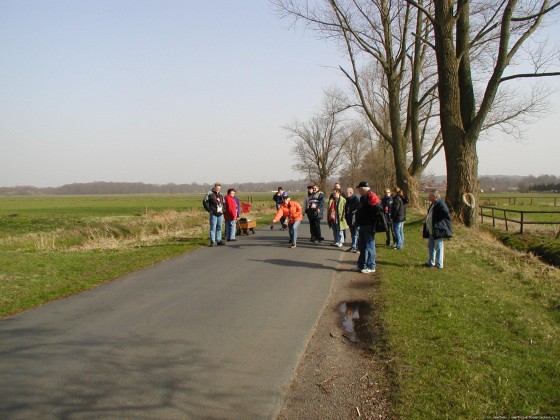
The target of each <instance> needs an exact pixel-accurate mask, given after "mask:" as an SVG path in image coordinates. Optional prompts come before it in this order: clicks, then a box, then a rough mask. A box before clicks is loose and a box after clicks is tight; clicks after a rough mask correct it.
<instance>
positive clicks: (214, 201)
mask: <svg viewBox="0 0 560 420" xmlns="http://www.w3.org/2000/svg"><path fill="white" fill-rule="evenodd" d="M221 190H222V184H220V183H219V182H216V183H215V184H214V188H212V191H209V192H208V193H207V194H206V196H205V197H204V200H203V201H202V204H203V205H204V208H205V209H206V211H207V212H208V213H209V214H210V246H214V245H225V243H224V242H222V222H223V220H224V205H225V202H224V197H223V195H222V194H221V193H220V191H221Z"/></svg>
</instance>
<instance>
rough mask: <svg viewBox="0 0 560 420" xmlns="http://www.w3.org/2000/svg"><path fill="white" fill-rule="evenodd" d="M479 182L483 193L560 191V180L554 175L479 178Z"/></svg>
mask: <svg viewBox="0 0 560 420" xmlns="http://www.w3.org/2000/svg"><path fill="white" fill-rule="evenodd" d="M479 182H480V188H481V189H482V190H483V191H484V192H492V191H493V192H505V191H519V192H524V193H530V192H558V191H560V178H559V177H557V176H555V175H540V176H533V175H529V176H515V175H514V176H508V175H496V176H481V177H480V178H479Z"/></svg>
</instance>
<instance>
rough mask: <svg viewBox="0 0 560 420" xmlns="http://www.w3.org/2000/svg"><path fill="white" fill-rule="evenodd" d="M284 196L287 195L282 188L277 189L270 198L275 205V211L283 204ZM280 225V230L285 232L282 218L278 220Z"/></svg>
mask: <svg viewBox="0 0 560 420" xmlns="http://www.w3.org/2000/svg"><path fill="white" fill-rule="evenodd" d="M286 194H288V193H287V192H286V191H284V188H282V187H278V191H276V194H274V195H273V196H272V200H274V203H275V204H276V210H278V209H279V208H280V206H282V204H283V203H284V200H283V197H284V195H286ZM280 223H281V224H282V230H285V229H286V227H287V226H286V225H285V224H284V219H283V218H282V219H280Z"/></svg>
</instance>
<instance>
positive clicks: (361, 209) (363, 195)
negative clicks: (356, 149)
mask: <svg viewBox="0 0 560 420" xmlns="http://www.w3.org/2000/svg"><path fill="white" fill-rule="evenodd" d="M220 191H221V185H220V184H219V183H216V184H215V185H214V188H213V189H212V191H210V192H208V194H206V197H205V198H204V207H205V209H206V210H207V211H208V212H209V214H210V246H214V245H225V243H224V242H223V241H222V219H225V221H226V240H227V241H235V232H236V226H235V224H236V221H237V219H238V218H239V214H240V205H239V200H238V199H237V197H236V195H235V194H236V191H235V189H230V190H228V193H227V195H226V197H225V199H224V197H223V196H222V195H221V193H220ZM356 191H357V194H356V193H355V192H354V189H353V188H347V189H346V193H343V191H342V188H341V186H340V184H339V183H336V184H335V185H334V188H333V191H332V193H331V195H330V196H329V198H328V199H327V200H325V194H324V193H323V192H322V191H321V190H320V187H319V185H317V184H313V185H309V186H308V187H307V195H306V197H305V199H304V201H303V204H300V203H298V202H297V201H296V200H292V199H291V197H290V195H289V193H288V192H286V191H284V189H283V188H282V187H278V191H277V192H276V193H275V194H274V196H273V197H272V199H273V200H274V202H275V205H276V214H275V215H274V218H273V219H272V224H271V225H270V228H271V229H273V228H274V224H275V223H278V222H280V224H281V226H282V230H285V229H288V233H289V246H290V248H296V247H297V240H298V228H299V225H300V224H301V222H302V220H303V215H304V214H305V215H306V216H307V218H308V220H309V230H310V235H311V238H310V240H311V242H317V243H321V242H322V241H324V237H323V236H322V233H321V220H322V219H323V218H324V214H325V212H326V220H327V223H328V226H329V228H330V229H332V232H333V243H332V245H333V246H336V247H338V248H341V247H343V246H344V244H345V242H346V238H345V232H346V229H348V230H349V231H350V238H349V244H350V247H349V248H348V250H347V251H349V252H353V253H359V257H358V262H357V270H358V271H360V272H362V273H374V272H375V267H376V261H375V257H376V252H375V233H376V232H382V231H385V232H386V242H385V243H386V245H387V246H392V248H393V249H395V250H401V249H403V247H404V229H403V228H404V222H405V221H406V208H407V204H408V198H407V197H406V196H405V195H404V193H403V191H402V190H401V189H400V188H398V187H395V188H393V189H392V190H391V189H385V190H384V196H383V198H382V199H379V197H378V196H377V195H376V194H375V193H374V192H373V191H371V188H370V186H369V184H368V182H366V181H362V182H360V183H359V184H358V186H357V187H356ZM429 200H430V202H431V205H430V207H429V209H428V215H427V217H426V222H425V224H424V232H423V236H424V237H425V238H427V239H428V260H427V261H426V264H425V265H426V266H428V267H436V268H440V269H441V268H443V257H444V246H443V239H444V238H449V237H451V236H452V229H451V217H450V213H449V210H448V208H447V206H446V205H445V203H444V201H443V200H442V199H441V196H440V195H439V193H438V192H437V191H432V192H431V193H430V195H429ZM325 201H326V202H325ZM391 240H392V241H391Z"/></svg>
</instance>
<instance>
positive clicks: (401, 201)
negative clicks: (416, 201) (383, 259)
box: [391, 187, 408, 249]
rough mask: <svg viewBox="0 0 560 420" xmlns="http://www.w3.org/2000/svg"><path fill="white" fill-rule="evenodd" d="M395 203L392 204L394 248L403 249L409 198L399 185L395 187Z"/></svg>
mask: <svg viewBox="0 0 560 420" xmlns="http://www.w3.org/2000/svg"><path fill="white" fill-rule="evenodd" d="M392 194H393V205H392V206H391V223H392V230H393V238H394V239H395V245H394V246H393V248H394V249H402V247H403V246H404V229H403V227H404V221H405V220H406V204H407V203H408V200H407V199H406V197H405V196H404V194H403V192H402V190H401V189H400V188H399V187H395V188H393V192H392Z"/></svg>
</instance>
